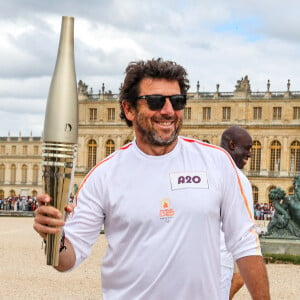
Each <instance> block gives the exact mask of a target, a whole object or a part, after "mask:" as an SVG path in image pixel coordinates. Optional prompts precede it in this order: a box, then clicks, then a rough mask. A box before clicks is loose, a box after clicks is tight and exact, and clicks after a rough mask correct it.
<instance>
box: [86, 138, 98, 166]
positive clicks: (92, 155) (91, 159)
mask: <svg viewBox="0 0 300 300" xmlns="http://www.w3.org/2000/svg"><path fill="white" fill-rule="evenodd" d="M96 155H97V143H96V141H95V140H89V142H88V168H92V167H93V166H94V165H95V164H96Z"/></svg>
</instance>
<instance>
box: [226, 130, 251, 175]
mask: <svg viewBox="0 0 300 300" xmlns="http://www.w3.org/2000/svg"><path fill="white" fill-rule="evenodd" d="M251 148H252V139H251V137H250V136H249V135H248V134H244V135H242V136H241V137H240V138H239V140H238V141H235V142H234V149H233V150H232V151H231V153H230V154H231V156H232V158H233V160H234V162H235V164H236V165H237V167H238V168H239V169H243V168H244V166H245V165H246V164H247V161H248V158H249V157H251Z"/></svg>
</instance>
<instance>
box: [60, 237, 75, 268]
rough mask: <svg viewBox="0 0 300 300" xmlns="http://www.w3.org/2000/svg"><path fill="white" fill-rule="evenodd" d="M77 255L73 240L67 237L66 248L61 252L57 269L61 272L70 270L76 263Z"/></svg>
mask: <svg viewBox="0 0 300 300" xmlns="http://www.w3.org/2000/svg"><path fill="white" fill-rule="evenodd" d="M75 260H76V256H75V251H74V248H73V246H72V244H71V242H70V241H69V240H68V239H67V238H65V249H62V251H61V252H60V254H59V264H58V266H57V267H55V269H56V270H57V271H59V272H65V271H68V270H70V269H71V268H72V267H73V266H74V264H75Z"/></svg>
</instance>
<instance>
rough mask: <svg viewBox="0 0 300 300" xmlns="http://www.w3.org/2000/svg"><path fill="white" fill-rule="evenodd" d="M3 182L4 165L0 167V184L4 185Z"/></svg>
mask: <svg viewBox="0 0 300 300" xmlns="http://www.w3.org/2000/svg"><path fill="white" fill-rule="evenodd" d="M4 181H5V166H4V164H1V165H0V183H4Z"/></svg>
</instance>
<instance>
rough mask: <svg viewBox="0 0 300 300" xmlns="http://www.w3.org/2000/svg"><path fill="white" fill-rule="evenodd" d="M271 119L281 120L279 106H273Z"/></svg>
mask: <svg viewBox="0 0 300 300" xmlns="http://www.w3.org/2000/svg"><path fill="white" fill-rule="evenodd" d="M273 120H281V107H273Z"/></svg>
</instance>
